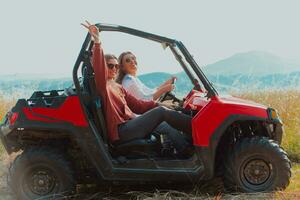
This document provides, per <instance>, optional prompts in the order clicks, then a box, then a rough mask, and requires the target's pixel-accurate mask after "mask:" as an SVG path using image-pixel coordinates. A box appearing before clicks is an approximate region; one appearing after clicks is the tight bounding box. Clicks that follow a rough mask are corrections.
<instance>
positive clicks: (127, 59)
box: [125, 56, 136, 63]
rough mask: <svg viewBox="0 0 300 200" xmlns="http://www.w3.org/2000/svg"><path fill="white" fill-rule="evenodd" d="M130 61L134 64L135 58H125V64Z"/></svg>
mask: <svg viewBox="0 0 300 200" xmlns="http://www.w3.org/2000/svg"><path fill="white" fill-rule="evenodd" d="M131 60H133V61H135V62H136V58H135V57H133V56H132V57H128V58H126V59H125V62H127V63H130V61H131Z"/></svg>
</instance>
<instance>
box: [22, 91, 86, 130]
mask: <svg viewBox="0 0 300 200" xmlns="http://www.w3.org/2000/svg"><path fill="white" fill-rule="evenodd" d="M23 112H24V114H25V115H26V117H27V118H28V119H29V120H35V121H43V122H70V123H72V124H73V125H75V126H87V125H88V123H87V121H86V119H85V115H84V113H83V110H82V108H81V105H80V102H79V98H78V96H71V97H67V98H66V100H65V102H64V103H63V104H62V105H61V106H60V107H58V108H34V107H33V108H28V107H27V108H23ZM49 118H50V119H49Z"/></svg>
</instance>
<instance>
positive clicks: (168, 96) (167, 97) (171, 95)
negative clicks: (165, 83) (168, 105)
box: [158, 79, 180, 103]
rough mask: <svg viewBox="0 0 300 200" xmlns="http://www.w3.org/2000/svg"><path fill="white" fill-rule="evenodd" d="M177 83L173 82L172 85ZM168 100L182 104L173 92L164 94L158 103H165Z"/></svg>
mask: <svg viewBox="0 0 300 200" xmlns="http://www.w3.org/2000/svg"><path fill="white" fill-rule="evenodd" d="M175 82H176V79H174V80H173V83H172V84H174V83H175ZM167 100H173V103H174V102H178V103H179V102H180V100H179V99H178V98H177V97H176V96H175V94H174V93H173V92H172V91H169V92H165V93H164V94H162V95H161V96H160V97H159V99H158V102H163V101H167Z"/></svg>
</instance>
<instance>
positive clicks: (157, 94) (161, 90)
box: [153, 84, 175, 100]
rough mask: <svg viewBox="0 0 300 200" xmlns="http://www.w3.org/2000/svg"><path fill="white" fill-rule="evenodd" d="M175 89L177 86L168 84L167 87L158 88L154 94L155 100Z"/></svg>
mask: <svg viewBox="0 0 300 200" xmlns="http://www.w3.org/2000/svg"><path fill="white" fill-rule="evenodd" d="M174 88H175V86H174V85H173V84H166V85H163V86H161V87H159V88H157V90H156V91H155V93H154V94H153V100H157V99H158V98H159V97H160V96H161V95H162V94H164V93H166V92H170V91H172V90H173V89H174Z"/></svg>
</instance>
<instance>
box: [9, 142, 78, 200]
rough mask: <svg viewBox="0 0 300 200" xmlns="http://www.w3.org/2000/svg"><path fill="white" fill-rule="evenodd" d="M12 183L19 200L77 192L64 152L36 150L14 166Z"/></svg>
mask: <svg viewBox="0 0 300 200" xmlns="http://www.w3.org/2000/svg"><path fill="white" fill-rule="evenodd" d="M8 184H9V186H10V188H11V190H12V191H13V192H14V195H15V196H16V198H17V199H22V200H29V199H56V198H57V197H60V198H61V197H63V196H67V195H68V194H70V193H71V192H72V191H74V187H75V179H74V175H73V170H72V168H71V164H70V163H69V162H68V161H67V159H66V158H65V156H64V155H63V153H62V152H61V151H58V150H55V149H52V148H50V147H41V148H37V147H34V148H30V149H28V150H25V151H24V152H23V153H22V154H20V155H19V156H18V157H16V159H15V160H14V162H13V163H12V164H11V166H10V170H9V174H8Z"/></svg>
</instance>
